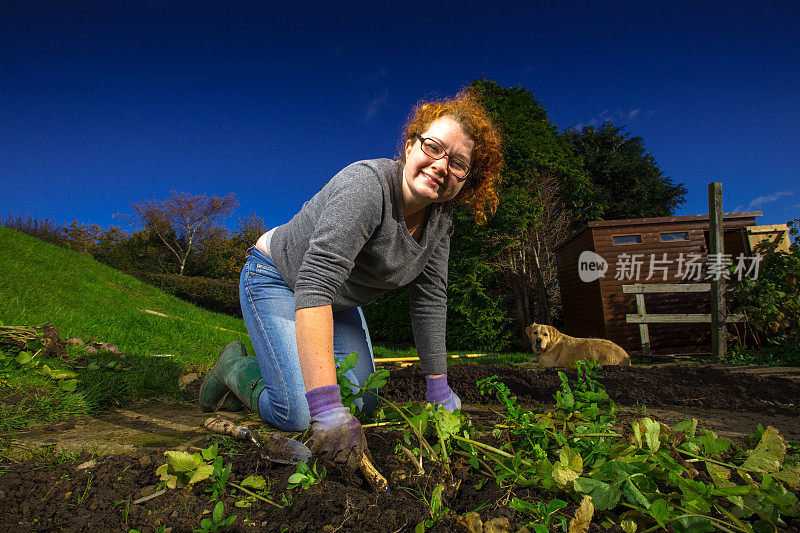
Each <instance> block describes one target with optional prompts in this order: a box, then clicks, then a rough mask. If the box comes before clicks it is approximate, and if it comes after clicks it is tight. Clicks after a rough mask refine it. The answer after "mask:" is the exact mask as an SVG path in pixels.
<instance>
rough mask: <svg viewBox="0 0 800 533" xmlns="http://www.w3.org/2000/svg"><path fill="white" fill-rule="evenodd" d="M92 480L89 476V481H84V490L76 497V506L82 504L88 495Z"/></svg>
mask: <svg viewBox="0 0 800 533" xmlns="http://www.w3.org/2000/svg"><path fill="white" fill-rule="evenodd" d="M92 479H93V476H91V475H89V479H87V480H86V488H85V489H83V492H82V493H81V494H80V495H78V496H77V500H78V504H82V503H83V502H84V501H85V500H86V497H87V496H88V495H89V493H90V490H91V488H92Z"/></svg>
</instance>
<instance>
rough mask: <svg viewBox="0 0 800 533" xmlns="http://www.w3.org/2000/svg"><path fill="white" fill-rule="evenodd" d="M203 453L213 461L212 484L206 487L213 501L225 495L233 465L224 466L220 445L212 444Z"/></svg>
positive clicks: (204, 456) (206, 458) (207, 459)
mask: <svg viewBox="0 0 800 533" xmlns="http://www.w3.org/2000/svg"><path fill="white" fill-rule="evenodd" d="M200 453H201V455H202V456H203V459H204V460H206V461H211V467H212V468H213V470H212V471H211V476H210V478H211V486H210V487H208V488H207V489H206V492H210V493H211V501H214V500H218V499H220V498H222V496H224V495H225V489H226V487H227V484H228V478H229V477H230V475H231V466H232V464H228V466H225V467H223V466H222V456H221V455H219V447H218V445H217V444H216V443H215V444H212V445H211V446H209V447H208V448H205V449H203V450H201V452H200Z"/></svg>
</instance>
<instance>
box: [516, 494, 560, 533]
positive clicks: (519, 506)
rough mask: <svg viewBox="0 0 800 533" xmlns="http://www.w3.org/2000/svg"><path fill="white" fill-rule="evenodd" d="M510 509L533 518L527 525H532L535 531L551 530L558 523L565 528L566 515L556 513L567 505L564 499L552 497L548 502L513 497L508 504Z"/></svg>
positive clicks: (540, 532) (542, 532)
mask: <svg viewBox="0 0 800 533" xmlns="http://www.w3.org/2000/svg"><path fill="white" fill-rule="evenodd" d="M509 505H510V507H511V508H512V509H514V510H515V511H519V512H520V513H523V514H526V515H528V516H530V517H532V518H533V520H531V521H529V522H528V523H527V524H525V525H527V526H529V527H532V528H533V531H534V532H535V533H547V532H548V531H552V530H553V527H554V526H555V525H556V524H558V527H559V528H561V530H564V531H565V530H566V526H567V521H568V520H567V517H566V516H564V515H561V514H557V513H558V512H559V511H560V510H561V509H563V508H564V507H566V506H567V502H565V501H564V500H559V499H553V500H550V501H549V502H547V503H545V502H541V501H536V502H526V501H524V500H520V499H519V498H513V499H512V500H511V503H510V504H509Z"/></svg>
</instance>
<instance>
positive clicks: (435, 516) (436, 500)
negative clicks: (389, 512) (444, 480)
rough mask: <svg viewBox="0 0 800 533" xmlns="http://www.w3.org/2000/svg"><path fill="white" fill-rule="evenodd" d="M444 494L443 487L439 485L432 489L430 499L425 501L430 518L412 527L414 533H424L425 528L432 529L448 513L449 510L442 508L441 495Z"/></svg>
mask: <svg viewBox="0 0 800 533" xmlns="http://www.w3.org/2000/svg"><path fill="white" fill-rule="evenodd" d="M443 492H444V485H442V484H439V485H436V487H435V488H434V489H433V492H432V493H431V499H430V500H427V499H426V500H425V503H426V504H427V506H428V512H429V513H430V518H426V519H425V520H423V521H422V522H420V523H419V524H417V525H416V527H414V533H424V532H425V530H426V528H429V527H433V525H434V524H436V522H439V521H440V520H442V519H443V518H444V517H445V516H447V515H448V514H449V513H450V509H448V508H447V507H445V506H444V503H443V502H442V493H443Z"/></svg>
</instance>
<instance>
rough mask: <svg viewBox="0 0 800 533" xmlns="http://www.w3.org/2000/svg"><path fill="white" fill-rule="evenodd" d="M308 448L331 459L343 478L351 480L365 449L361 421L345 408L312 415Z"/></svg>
mask: <svg viewBox="0 0 800 533" xmlns="http://www.w3.org/2000/svg"><path fill="white" fill-rule="evenodd" d="M308 444H309V447H310V448H311V451H312V452H314V453H315V454H317V455H319V456H320V457H321V458H323V459H325V460H328V461H331V462H332V463H333V464H334V465H336V466H337V467H338V468H339V469H340V471H341V472H342V476H343V477H345V479H348V480H350V479H352V477H353V475H354V474H355V471H356V470H357V469H358V466H359V465H360V464H361V457H362V456H363V455H364V453H368V452H367V439H366V437H365V436H364V429H363V428H362V427H361V423H360V422H359V421H358V420H357V419H356V417H354V416H353V415H352V414H350V409H349V408H347V407H343V406H342V407H333V408H332V409H328V410H326V411H323V412H321V413H318V414H316V415H315V416H312V417H311V438H310V439H309V442H308Z"/></svg>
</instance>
